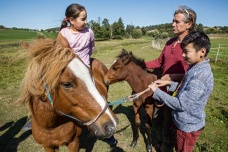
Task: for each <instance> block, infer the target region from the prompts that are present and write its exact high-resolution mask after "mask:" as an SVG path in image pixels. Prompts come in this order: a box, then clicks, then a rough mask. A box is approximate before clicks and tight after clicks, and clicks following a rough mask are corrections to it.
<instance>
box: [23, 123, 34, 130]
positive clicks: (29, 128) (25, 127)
mask: <svg viewBox="0 0 228 152" xmlns="http://www.w3.org/2000/svg"><path fill="white" fill-rule="evenodd" d="M22 130H24V131H28V130H32V122H31V121H30V122H29V123H27V124H25V125H24V126H23V127H22Z"/></svg>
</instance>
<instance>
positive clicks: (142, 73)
mask: <svg viewBox="0 0 228 152" xmlns="http://www.w3.org/2000/svg"><path fill="white" fill-rule="evenodd" d="M156 79H157V78H156V76H155V75H154V74H150V73H148V72H147V71H146V70H145V69H142V68H141V67H139V66H134V67H133V68H131V69H129V74H128V77H127V78H126V81H127V82H128V84H129V85H130V87H131V88H132V90H133V91H134V92H135V93H138V92H141V91H143V90H145V89H146V88H147V87H148V85H149V84H150V83H152V82H153V81H155V80H156Z"/></svg>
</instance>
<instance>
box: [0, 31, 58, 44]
mask: <svg viewBox="0 0 228 152" xmlns="http://www.w3.org/2000/svg"><path fill="white" fill-rule="evenodd" d="M43 34H44V35H45V36H46V37H48V38H55V37H56V35H57V33H53V32H44V33H43ZM36 36H37V32H36V31H23V30H12V29H9V30H0V45H1V44H9V43H15V42H17V43H19V41H20V40H31V39H35V38H36Z"/></svg>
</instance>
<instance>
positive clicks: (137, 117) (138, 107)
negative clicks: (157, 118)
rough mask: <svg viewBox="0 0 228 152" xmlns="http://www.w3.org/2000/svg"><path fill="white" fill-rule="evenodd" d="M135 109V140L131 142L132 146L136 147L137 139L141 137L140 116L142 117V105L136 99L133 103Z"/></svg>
mask: <svg viewBox="0 0 228 152" xmlns="http://www.w3.org/2000/svg"><path fill="white" fill-rule="evenodd" d="M133 109H134V113H135V121H134V122H135V124H134V126H133V127H132V131H133V141H132V142H131V147H135V146H136V144H137V140H138V138H139V126H140V123H141V120H140V117H141V105H139V104H138V101H137V100H135V101H134V104H133Z"/></svg>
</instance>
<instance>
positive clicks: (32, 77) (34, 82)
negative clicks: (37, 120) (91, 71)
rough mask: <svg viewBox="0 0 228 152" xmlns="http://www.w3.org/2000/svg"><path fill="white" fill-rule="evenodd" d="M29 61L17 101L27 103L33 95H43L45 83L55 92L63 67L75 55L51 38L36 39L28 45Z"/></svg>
mask: <svg viewBox="0 0 228 152" xmlns="http://www.w3.org/2000/svg"><path fill="white" fill-rule="evenodd" d="M28 53H29V55H30V62H29V63H28V67H27V69H26V72H25V76H24V79H23V81H22V93H21V96H20V97H19V99H18V101H17V102H19V103H28V102H29V101H31V99H32V98H34V96H38V97H40V98H41V97H42V98H43V97H44V95H45V85H46V86H48V88H49V90H50V91H51V92H52V93H55V90H56V87H57V86H58V81H59V78H60V75H61V73H62V72H63V70H64V68H65V67H66V66H67V65H68V64H69V62H70V61H71V60H72V59H73V58H74V57H75V54H74V53H73V51H72V50H71V49H69V48H63V47H62V46H60V45H58V44H57V43H56V41H54V40H52V39H41V40H36V41H34V42H33V44H31V45H29V48H28Z"/></svg>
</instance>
